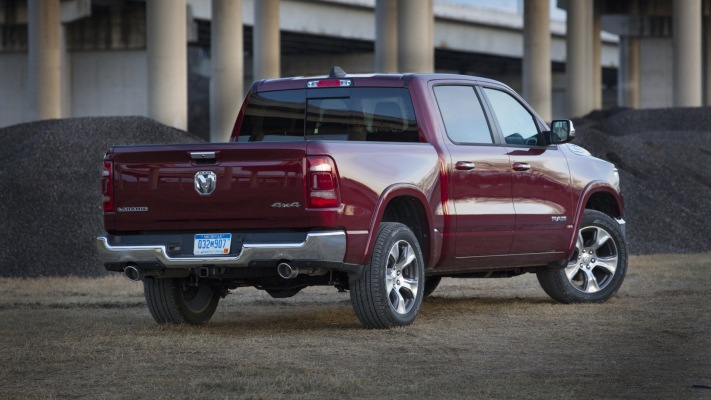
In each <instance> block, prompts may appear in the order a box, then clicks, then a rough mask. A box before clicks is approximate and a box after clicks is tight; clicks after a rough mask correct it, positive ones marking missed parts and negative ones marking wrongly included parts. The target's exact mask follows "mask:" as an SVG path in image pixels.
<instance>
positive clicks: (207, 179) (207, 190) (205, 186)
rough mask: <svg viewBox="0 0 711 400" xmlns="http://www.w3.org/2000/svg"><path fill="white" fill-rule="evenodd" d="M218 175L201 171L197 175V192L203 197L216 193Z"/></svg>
mask: <svg viewBox="0 0 711 400" xmlns="http://www.w3.org/2000/svg"><path fill="white" fill-rule="evenodd" d="M215 186H217V175H215V173H214V172H212V171H199V172H198V173H196V174H195V191H196V192H198V194H200V195H201V196H207V195H209V194H212V192H214V191H215Z"/></svg>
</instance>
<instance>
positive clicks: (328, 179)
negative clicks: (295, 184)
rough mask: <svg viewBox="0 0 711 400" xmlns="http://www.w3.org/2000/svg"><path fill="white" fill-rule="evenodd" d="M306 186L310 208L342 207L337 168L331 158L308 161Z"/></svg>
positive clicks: (310, 159)
mask: <svg viewBox="0 0 711 400" xmlns="http://www.w3.org/2000/svg"><path fill="white" fill-rule="evenodd" d="M307 169H308V171H307V173H306V186H307V195H308V202H309V208H333V207H338V206H340V205H341V200H340V198H339V196H338V180H337V179H336V167H335V165H334V163H333V160H332V159H331V158H330V157H326V156H318V157H309V158H308V159H307Z"/></svg>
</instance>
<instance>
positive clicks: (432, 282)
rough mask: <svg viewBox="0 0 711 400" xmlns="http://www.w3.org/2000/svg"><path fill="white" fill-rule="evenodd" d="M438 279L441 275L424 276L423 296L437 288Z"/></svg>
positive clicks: (427, 295)
mask: <svg viewBox="0 0 711 400" xmlns="http://www.w3.org/2000/svg"><path fill="white" fill-rule="evenodd" d="M440 281H442V277H441V276H428V277H427V278H425V293H424V296H425V298H427V297H430V295H431V294H432V292H434V291H435V289H437V286H439V282H440Z"/></svg>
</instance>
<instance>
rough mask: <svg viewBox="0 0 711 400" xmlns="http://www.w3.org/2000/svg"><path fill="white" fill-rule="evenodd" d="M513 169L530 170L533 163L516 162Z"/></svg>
mask: <svg viewBox="0 0 711 400" xmlns="http://www.w3.org/2000/svg"><path fill="white" fill-rule="evenodd" d="M513 169H514V171H528V170H529V169H531V164H528V163H522V162H517V163H514V165H513Z"/></svg>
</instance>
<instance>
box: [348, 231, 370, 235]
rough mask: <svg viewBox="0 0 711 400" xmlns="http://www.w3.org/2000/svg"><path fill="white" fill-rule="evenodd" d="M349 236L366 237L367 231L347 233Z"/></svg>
mask: <svg viewBox="0 0 711 400" xmlns="http://www.w3.org/2000/svg"><path fill="white" fill-rule="evenodd" d="M347 233H348V234H349V235H367V234H368V233H370V232H369V231H347Z"/></svg>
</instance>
